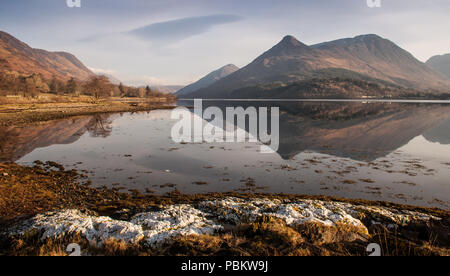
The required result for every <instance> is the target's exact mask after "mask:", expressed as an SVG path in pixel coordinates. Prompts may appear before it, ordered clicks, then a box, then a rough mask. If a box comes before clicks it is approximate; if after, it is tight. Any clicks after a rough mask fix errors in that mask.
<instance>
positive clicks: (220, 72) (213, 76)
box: [175, 64, 239, 96]
mask: <svg viewBox="0 0 450 276" xmlns="http://www.w3.org/2000/svg"><path fill="white" fill-rule="evenodd" d="M237 70H239V67H237V66H236V65H234V64H228V65H225V66H223V67H221V68H219V69H217V70H215V71H213V72H211V73H209V74H208V75H206V76H204V77H203V78H201V79H200V80H198V81H196V82H194V83H192V84H190V85H188V86H185V87H183V88H182V89H180V90H179V91H177V92H176V93H175V94H176V95H177V96H183V95H187V94H189V93H191V92H194V91H197V90H199V89H202V88H205V87H208V86H209V85H211V84H213V83H215V82H216V81H219V80H221V79H223V78H225V77H227V76H229V75H230V74H232V73H234V72H236V71H237Z"/></svg>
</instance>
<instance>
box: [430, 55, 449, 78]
mask: <svg viewBox="0 0 450 276" xmlns="http://www.w3.org/2000/svg"><path fill="white" fill-rule="evenodd" d="M427 65H428V66H430V67H431V68H433V69H434V70H436V71H438V72H439V73H441V74H443V75H444V76H446V77H448V78H449V79H450V54H446V55H442V56H434V57H432V58H430V59H429V60H428V61H427Z"/></svg>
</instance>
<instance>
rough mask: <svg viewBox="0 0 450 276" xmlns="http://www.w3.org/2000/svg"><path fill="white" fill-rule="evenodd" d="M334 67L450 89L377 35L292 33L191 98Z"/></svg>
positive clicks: (313, 75) (406, 84)
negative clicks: (304, 36) (311, 40)
mask: <svg viewBox="0 0 450 276" xmlns="http://www.w3.org/2000/svg"><path fill="white" fill-rule="evenodd" d="M329 69H337V70H346V71H348V72H354V75H361V74H362V75H365V76H367V77H370V78H372V79H377V80H380V81H382V82H385V83H391V84H392V86H401V87H403V88H405V89H420V90H424V91H431V93H438V92H439V90H440V89H443V90H446V91H447V92H448V91H450V82H449V81H448V80H446V79H445V78H444V77H443V76H442V75H441V74H439V73H437V72H435V71H434V70H433V69H431V68H430V67H429V66H427V65H426V64H424V63H422V62H420V61H419V60H417V59H416V58H414V56H413V55H412V54H410V53H409V52H407V51H406V50H404V49H402V48H400V47H399V46H397V45H396V44H395V43H393V42H392V41H390V40H387V39H384V38H382V37H380V36H378V35H374V34H369V35H360V36H356V37H354V38H345V39H340V40H334V41H329V42H324V43H319V44H315V45H311V46H308V45H306V44H304V43H302V42H300V41H298V40H297V39H296V38H295V37H293V36H289V35H288V36H285V37H284V38H283V39H282V40H281V41H280V42H279V43H278V44H276V45H275V46H273V47H272V48H271V49H269V50H268V51H266V52H264V53H263V54H261V55H260V56H258V57H257V58H256V59H255V60H253V61H252V62H251V63H250V64H248V65H247V66H245V67H243V68H242V69H240V70H238V71H236V72H234V73H233V74H231V75H229V76H228V77H226V78H223V79H221V80H219V81H217V82H216V83H214V84H212V85H211V86H209V87H207V88H203V89H200V90H197V91H196V92H193V93H191V94H189V95H187V96H188V97H191V98H193V97H198V98H202V97H206V98H227V97H230V96H231V94H233V91H237V90H239V89H243V88H248V87H256V86H260V85H271V86H279V87H283V86H286V85H289V84H291V83H295V82H302V81H305V80H310V79H317V78H318V79H320V78H329V77H330V76H328V75H325V76H324V75H322V72H323V70H329ZM331 77H333V76H331ZM254 96H256V97H257V96H258V95H257V94H255V95H254ZM233 97H239V95H233Z"/></svg>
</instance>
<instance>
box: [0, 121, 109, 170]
mask: <svg viewBox="0 0 450 276" xmlns="http://www.w3.org/2000/svg"><path fill="white" fill-rule="evenodd" d="M111 123H112V120H111V119H110V115H105V114H101V115H100V114H99V115H94V116H82V117H75V118H70V119H62V120H55V121H49V122H42V123H39V124H36V125H27V126H18V127H16V126H11V127H2V128H0V162H9V161H16V160H18V159H20V158H22V157H23V156H25V155H27V154H28V153H30V152H32V151H33V150H35V149H37V148H43V147H48V146H51V145H55V144H71V143H74V142H76V141H77V140H78V139H79V138H80V137H81V136H83V134H85V133H86V132H89V133H90V135H91V136H93V137H108V136H109V135H110V134H111V132H112V126H111Z"/></svg>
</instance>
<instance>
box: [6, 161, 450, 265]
mask: <svg viewBox="0 0 450 276" xmlns="http://www.w3.org/2000/svg"><path fill="white" fill-rule="evenodd" d="M80 179H82V177H81V176H79V175H78V174H77V173H76V172H74V171H65V170H64V168H63V167H61V166H60V165H58V164H53V163H46V164H40V163H39V162H38V163H36V165H35V167H33V168H30V167H22V166H19V165H16V164H3V165H1V166H0V214H1V218H2V229H3V230H2V231H1V237H2V238H1V246H0V248H1V249H0V254H2V255H67V252H66V248H67V245H69V244H72V243H76V244H79V245H80V246H81V248H82V252H83V254H84V255H188V256H192V255H232V256H236V255H237V256H277V255H367V254H368V253H367V246H368V245H369V244H371V243H376V244H379V245H380V246H381V248H382V254H383V255H450V239H449V235H448V233H450V231H449V230H450V214H449V212H447V211H443V210H439V209H426V208H416V207H411V206H400V205H395V204H389V203H383V202H366V201H356V200H355V201H351V200H341V199H333V198H323V197H316V198H314V197H305V196H287V195H256V194H209V195H182V194H180V193H177V192H175V193H172V194H168V195H166V196H162V197H158V196H152V195H142V194H140V193H139V192H137V191H134V192H131V193H119V192H118V191H114V190H109V189H92V188H89V187H87V186H85V185H81V184H78V183H79V181H80ZM27 191H30V192H29V193H27Z"/></svg>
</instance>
